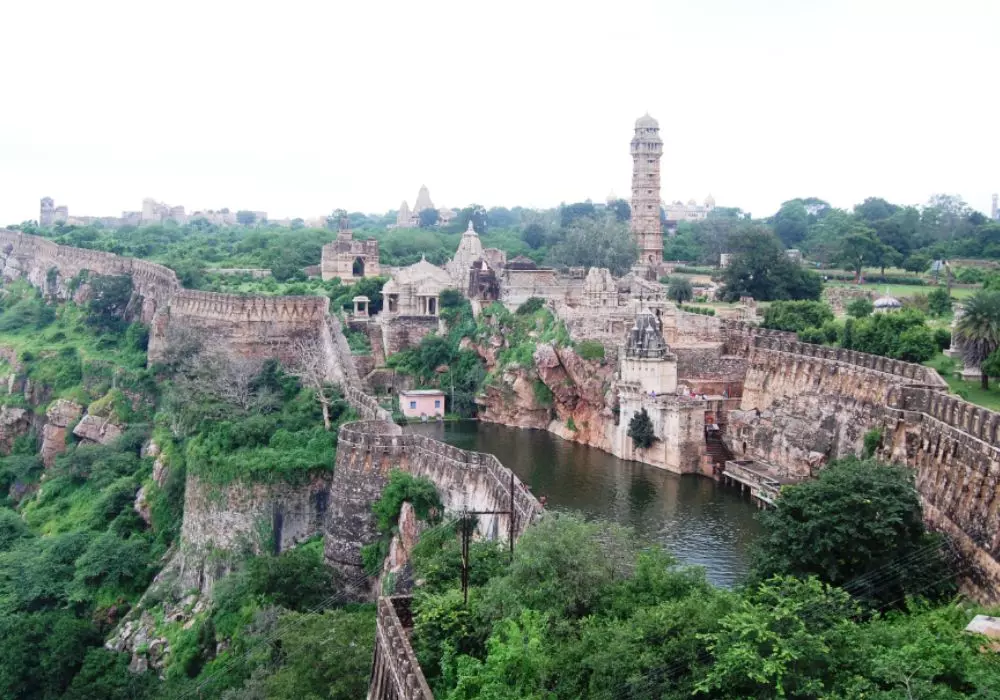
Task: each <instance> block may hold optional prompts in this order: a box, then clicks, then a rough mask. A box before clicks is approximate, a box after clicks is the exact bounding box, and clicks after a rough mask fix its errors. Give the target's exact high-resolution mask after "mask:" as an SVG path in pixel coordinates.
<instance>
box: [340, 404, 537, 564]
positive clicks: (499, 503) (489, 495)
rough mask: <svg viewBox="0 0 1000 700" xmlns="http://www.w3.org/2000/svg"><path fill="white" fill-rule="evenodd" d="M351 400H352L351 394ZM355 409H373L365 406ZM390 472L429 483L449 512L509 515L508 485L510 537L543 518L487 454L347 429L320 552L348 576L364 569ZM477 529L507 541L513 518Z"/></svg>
mask: <svg viewBox="0 0 1000 700" xmlns="http://www.w3.org/2000/svg"><path fill="white" fill-rule="evenodd" d="M349 398H350V399H354V398H356V397H355V395H353V394H352V395H349ZM369 398H370V397H369ZM359 410H364V411H366V412H367V411H372V410H376V409H372V408H371V407H370V406H364V405H363V406H362V408H361V409H359ZM377 410H382V409H377ZM392 469H402V470H403V471H406V472H409V473H411V474H414V475H415V476H424V477H427V478H429V479H430V480H431V481H433V482H434V484H435V485H436V486H437V488H438V492H439V493H440V494H441V499H442V501H443V502H444V506H445V509H446V510H447V511H448V512H452V513H454V512H458V511H461V510H462V509H464V508H467V509H469V510H507V509H509V508H510V504H511V493H512V491H511V487H512V486H513V503H514V513H515V516H514V535H515V537H518V536H520V534H521V533H522V532H524V530H525V529H526V528H527V527H528V525H530V524H531V523H532V522H534V520H535V519H536V518H537V517H538V516H539V515H540V514H541V506H540V505H539V503H538V501H537V500H536V499H535V497H534V496H532V495H531V493H530V492H529V491H528V490H527V488H526V487H525V486H524V484H522V483H521V481H520V480H519V479H518V478H517V477H516V476H515V475H514V474H513V472H511V471H510V470H509V469H507V468H506V467H504V466H503V465H502V464H500V461H499V460H498V459H497V458H496V457H494V456H493V455H491V454H483V453H480V452H469V451H466V450H460V449H458V448H457V447H452V446H451V445H446V444H444V443H442V442H439V441H437V440H434V439H432V438H429V437H426V436H423V435H413V434H404V433H403V432H402V428H400V427H399V426H398V425H395V424H394V423H389V422H386V421H384V420H366V421H359V422H356V423H348V424H345V425H342V426H341V427H340V434H339V438H338V449H337V465H336V469H335V477H334V480H333V488H332V498H331V509H330V513H329V517H328V519H327V525H326V538H325V551H326V558H327V561H329V562H330V563H331V564H333V565H335V566H338V567H340V568H342V569H345V570H347V571H349V572H350V573H351V574H356V573H357V572H358V571H359V570H360V569H361V547H362V545H364V544H367V543H368V542H372V541H373V540H374V539H375V538H376V535H377V532H376V530H375V521H374V518H373V516H372V513H371V504H372V503H373V502H374V501H375V500H377V499H378V498H379V496H380V495H381V493H382V489H383V488H384V487H385V484H386V483H387V481H388V477H389V472H390V471H391V470H392ZM478 527H479V530H480V532H481V534H483V535H484V536H486V537H493V538H500V539H505V538H506V537H507V535H508V533H509V532H510V519H509V516H507V515H495V516H482V517H481V518H480V520H479V525H478Z"/></svg>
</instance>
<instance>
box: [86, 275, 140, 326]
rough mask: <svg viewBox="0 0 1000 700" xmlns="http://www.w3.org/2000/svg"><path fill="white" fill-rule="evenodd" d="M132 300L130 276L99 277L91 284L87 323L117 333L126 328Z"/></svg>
mask: <svg viewBox="0 0 1000 700" xmlns="http://www.w3.org/2000/svg"><path fill="white" fill-rule="evenodd" d="M131 299H132V278H131V277H130V276H129V275H98V276H97V277H94V278H93V279H92V280H91V283H90V302H89V303H88V304H87V322H88V323H89V324H90V325H92V326H94V327H96V328H98V329H100V330H102V331H110V332H117V331H120V330H124V328H125V325H126V324H125V321H124V318H125V311H126V309H127V308H128V304H129V301H131Z"/></svg>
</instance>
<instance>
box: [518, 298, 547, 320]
mask: <svg viewBox="0 0 1000 700" xmlns="http://www.w3.org/2000/svg"><path fill="white" fill-rule="evenodd" d="M543 308H545V300H544V299H542V298H541V297H529V298H528V299H527V300H525V302H524V303H523V304H521V305H520V306H518V307H517V311H515V312H514V313H515V314H517V315H518V316H529V315H531V314H533V313H535V312H536V311H540V310H541V309H543Z"/></svg>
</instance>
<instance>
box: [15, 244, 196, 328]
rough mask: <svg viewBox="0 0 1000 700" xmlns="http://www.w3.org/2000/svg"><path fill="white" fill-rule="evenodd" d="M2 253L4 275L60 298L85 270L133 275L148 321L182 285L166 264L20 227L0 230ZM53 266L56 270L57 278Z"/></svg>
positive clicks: (66, 295)
mask: <svg viewBox="0 0 1000 700" xmlns="http://www.w3.org/2000/svg"><path fill="white" fill-rule="evenodd" d="M0 257H2V258H3V265H2V268H3V276H4V277H5V278H7V279H14V278H17V277H22V278H24V279H26V280H27V281H28V282H30V283H31V284H32V285H34V286H35V287H37V288H39V289H41V290H42V291H43V292H44V293H47V294H53V295H55V296H57V297H59V298H61V299H68V298H69V296H70V292H69V289H68V283H69V281H70V280H71V279H73V278H74V277H76V276H77V275H79V274H80V273H81V272H82V271H84V270H88V271H90V272H92V273H94V274H97V275H130V276H131V277H132V284H133V287H134V289H135V291H136V292H138V293H139V294H141V295H142V297H143V308H142V320H143V322H144V323H149V322H150V321H151V320H152V318H153V314H155V313H156V311H157V309H159V308H162V307H163V306H164V305H165V304H166V303H167V301H168V300H169V299H170V298H171V297H172V296H173V295H174V294H176V293H177V292H178V291H179V290H180V289H181V285H180V282H179V281H178V280H177V275H175V274H174V271H173V270H171V269H170V268H168V267H164V266H163V265H158V264H156V263H152V262H148V261H146V260H138V259H136V258H124V257H121V256H120V255H114V254H112V253H105V252H103V251H98V250H86V249H84V248H72V247H70V246H64V245H59V244H57V243H54V242H52V241H50V240H48V239H46V238H41V237H39V236H31V235H28V234H24V233H20V232H18V231H9V230H6V229H5V230H0ZM50 270H55V274H54V278H53V275H51V274H50Z"/></svg>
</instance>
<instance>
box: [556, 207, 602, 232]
mask: <svg viewBox="0 0 1000 700" xmlns="http://www.w3.org/2000/svg"><path fill="white" fill-rule="evenodd" d="M596 217H597V209H596V208H595V207H594V205H593V203H592V202H577V203H576V204H563V205H561V206H560V207H559V226H560V227H562V228H569V227H570V226H572V225H573V224H575V223H577V221H579V220H580V219H585V218H586V219H593V218H596Z"/></svg>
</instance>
